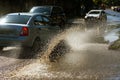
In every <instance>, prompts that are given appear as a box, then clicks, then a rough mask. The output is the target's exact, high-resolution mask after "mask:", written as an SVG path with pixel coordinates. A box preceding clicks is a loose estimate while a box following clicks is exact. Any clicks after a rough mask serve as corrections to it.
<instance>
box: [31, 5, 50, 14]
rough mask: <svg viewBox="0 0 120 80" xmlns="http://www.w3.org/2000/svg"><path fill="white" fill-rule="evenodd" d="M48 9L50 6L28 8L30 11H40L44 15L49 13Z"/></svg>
mask: <svg viewBox="0 0 120 80" xmlns="http://www.w3.org/2000/svg"><path fill="white" fill-rule="evenodd" d="M50 10H51V8H50V7H39V8H37V7H34V8H32V9H31V10H30V12H31V13H42V14H45V15H50Z"/></svg>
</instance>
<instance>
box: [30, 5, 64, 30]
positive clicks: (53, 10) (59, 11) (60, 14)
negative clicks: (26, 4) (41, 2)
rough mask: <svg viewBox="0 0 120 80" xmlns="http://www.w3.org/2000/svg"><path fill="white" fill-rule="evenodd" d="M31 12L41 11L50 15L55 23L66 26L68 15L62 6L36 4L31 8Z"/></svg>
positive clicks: (62, 26)
mask: <svg viewBox="0 0 120 80" xmlns="http://www.w3.org/2000/svg"><path fill="white" fill-rule="evenodd" d="M29 12H30V13H41V14H43V15H46V16H48V17H49V18H51V20H52V21H53V23H54V25H59V26H60V27H61V28H64V25H65V23H66V16H65V13H64V11H63V8H62V7H60V6H34V7H32V8H31V9H30V11H29Z"/></svg>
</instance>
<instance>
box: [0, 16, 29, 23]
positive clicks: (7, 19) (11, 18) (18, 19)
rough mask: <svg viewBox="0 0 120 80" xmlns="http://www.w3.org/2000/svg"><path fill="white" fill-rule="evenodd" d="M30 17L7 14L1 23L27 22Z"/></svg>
mask: <svg viewBox="0 0 120 80" xmlns="http://www.w3.org/2000/svg"><path fill="white" fill-rule="evenodd" d="M30 17H31V16H26V15H7V16H5V17H4V18H2V19H1V20H0V23H15V24H27V22H28V21H29V19H30Z"/></svg>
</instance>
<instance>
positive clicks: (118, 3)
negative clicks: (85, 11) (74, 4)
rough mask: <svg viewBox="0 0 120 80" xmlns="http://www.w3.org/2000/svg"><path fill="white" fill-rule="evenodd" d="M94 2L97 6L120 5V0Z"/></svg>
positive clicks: (96, 0)
mask: <svg viewBox="0 0 120 80" xmlns="http://www.w3.org/2000/svg"><path fill="white" fill-rule="evenodd" d="M93 2H94V3H95V4H96V5H99V4H101V3H104V4H107V5H110V6H112V5H120V0H93Z"/></svg>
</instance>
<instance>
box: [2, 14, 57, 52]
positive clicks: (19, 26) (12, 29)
mask: <svg viewBox="0 0 120 80" xmlns="http://www.w3.org/2000/svg"><path fill="white" fill-rule="evenodd" d="M50 24H51V21H50V19H49V18H48V17H47V16H44V15H41V14H37V13H34V14H33V13H11V14H7V15H6V16H5V17H3V18H2V19H1V20H0V50H2V49H3V48H4V47H6V46H22V47H23V48H25V47H29V48H31V49H32V50H33V51H38V50H39V49H40V46H41V43H43V42H45V41H48V40H49V39H50V38H51V37H52V36H53V35H54V34H56V33H57V32H58V30H59V26H51V25H50ZM42 47H43V46H42Z"/></svg>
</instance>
